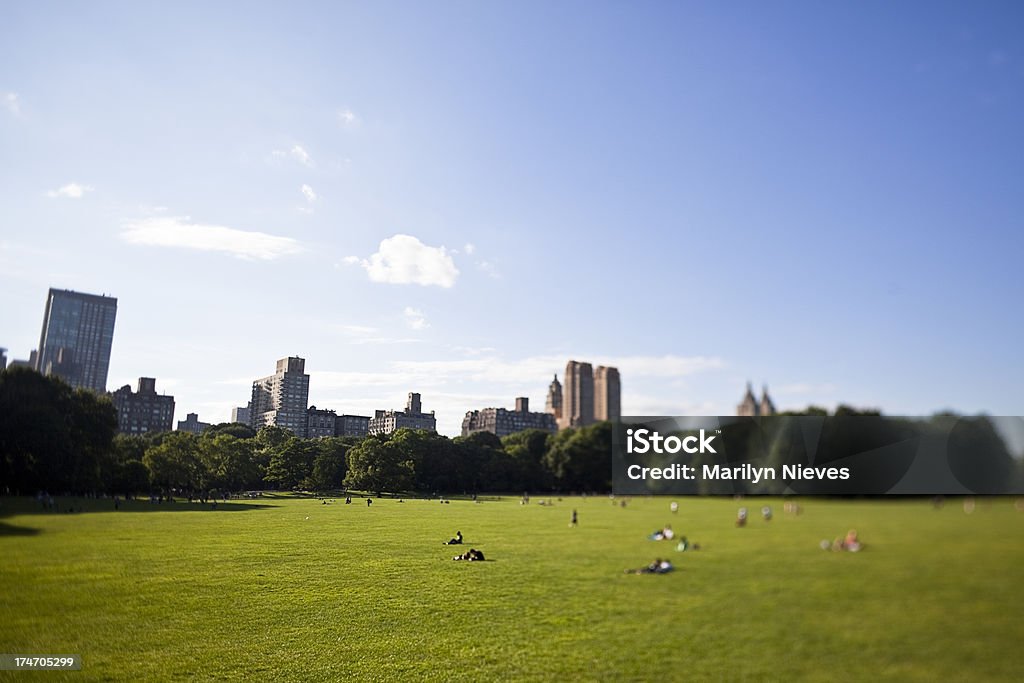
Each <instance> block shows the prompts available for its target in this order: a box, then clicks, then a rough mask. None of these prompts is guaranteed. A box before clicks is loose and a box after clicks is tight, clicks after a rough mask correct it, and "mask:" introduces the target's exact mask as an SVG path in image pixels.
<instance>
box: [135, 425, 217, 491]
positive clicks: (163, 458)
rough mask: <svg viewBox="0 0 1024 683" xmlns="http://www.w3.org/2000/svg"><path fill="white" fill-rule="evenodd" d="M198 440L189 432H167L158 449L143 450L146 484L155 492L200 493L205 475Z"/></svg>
mask: <svg viewBox="0 0 1024 683" xmlns="http://www.w3.org/2000/svg"><path fill="white" fill-rule="evenodd" d="M198 442H199V437H197V436H196V435H195V434H191V433H189V432H171V433H169V434H168V435H167V436H166V437H165V438H164V439H163V440H162V441H161V443H160V445H158V446H151V447H150V448H148V449H147V450H146V455H145V456H144V457H143V459H142V462H144V463H145V465H146V467H147V468H148V469H149V475H150V481H151V482H152V483H153V485H154V486H156V487H157V488H159V489H162V490H164V491H167V492H170V491H171V490H175V489H176V490H179V491H184V492H186V493H188V494H189V495H191V494H193V493H195V492H196V491H198V490H200V486H201V484H202V483H204V481H205V477H206V472H205V468H204V467H203V463H202V461H201V460H200V459H199V443H198Z"/></svg>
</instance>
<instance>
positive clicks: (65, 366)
mask: <svg viewBox="0 0 1024 683" xmlns="http://www.w3.org/2000/svg"><path fill="white" fill-rule="evenodd" d="M116 316H117V299H115V298H113V297H108V296H98V295H96V294H82V293H80V292H72V291H71V290H68V289H53V288H51V289H50V292H49V294H48V295H47V298H46V311H45V312H44V313H43V331H42V333H41V334H40V335H39V350H38V351H39V353H38V355H37V356H36V361H35V364H34V365H33V367H34V368H35V369H36V370H37V371H39V372H41V373H43V374H44V375H56V376H57V377H60V378H61V379H63V380H64V381H65V382H67V383H68V384H70V385H71V386H73V387H75V388H83V389H91V390H92V391H96V392H103V391H106V390H107V372H108V370H109V369H110V346H111V344H112V343H113V341H114V318H115V317H116Z"/></svg>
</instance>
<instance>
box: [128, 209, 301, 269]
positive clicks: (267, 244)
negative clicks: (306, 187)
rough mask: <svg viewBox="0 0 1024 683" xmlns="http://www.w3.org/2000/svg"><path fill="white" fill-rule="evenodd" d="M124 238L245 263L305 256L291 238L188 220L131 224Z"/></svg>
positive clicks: (163, 219) (155, 219) (159, 219)
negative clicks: (213, 253)
mask: <svg viewBox="0 0 1024 683" xmlns="http://www.w3.org/2000/svg"><path fill="white" fill-rule="evenodd" d="M121 238H122V239H123V240H125V241H126V242H128V243H130V244H142V245H147V246H154V247H179V248H183V249H199V250H201V251H218V252H222V253H225V254H230V255H232V256H236V257H238V258H242V259H248V260H261V261H270V260H273V259H276V258H279V257H281V256H287V255H289V254H296V253H299V252H301V251H302V250H303V249H302V246H301V245H300V244H299V243H298V242H297V241H296V240H294V239H292V238H290V237H280V236H278V235H268V234H267V233H265V232H253V231H249V230H237V229H235V228H228V227H225V226H223V225H208V224H203V223H193V222H192V221H191V219H190V218H189V217H187V216H185V217H175V216H167V217H151V218H145V219H142V220H139V221H134V222H129V223H127V224H126V225H125V228H124V230H123V231H122V232H121Z"/></svg>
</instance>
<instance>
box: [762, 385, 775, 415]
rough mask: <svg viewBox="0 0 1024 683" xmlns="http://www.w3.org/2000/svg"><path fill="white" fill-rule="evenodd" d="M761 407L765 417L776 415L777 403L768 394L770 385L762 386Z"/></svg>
mask: <svg viewBox="0 0 1024 683" xmlns="http://www.w3.org/2000/svg"><path fill="white" fill-rule="evenodd" d="M760 407H761V414H762V415H764V416H765V417H769V416H771V415H774V414H775V412H776V410H775V403H773V402H772V399H771V397H770V396H769V395H768V385H767V384H766V385H764V386H763V387H762V388H761V406H760Z"/></svg>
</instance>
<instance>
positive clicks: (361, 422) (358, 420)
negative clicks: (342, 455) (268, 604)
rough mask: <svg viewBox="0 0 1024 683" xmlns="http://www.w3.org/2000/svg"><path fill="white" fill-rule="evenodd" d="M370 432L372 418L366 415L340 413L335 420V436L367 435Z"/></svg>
mask: <svg viewBox="0 0 1024 683" xmlns="http://www.w3.org/2000/svg"><path fill="white" fill-rule="evenodd" d="M369 432H370V418H369V417H366V416H364V415H339V416H338V417H337V418H335V420H334V435H335V436H366V435H367V434H368V433H369Z"/></svg>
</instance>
